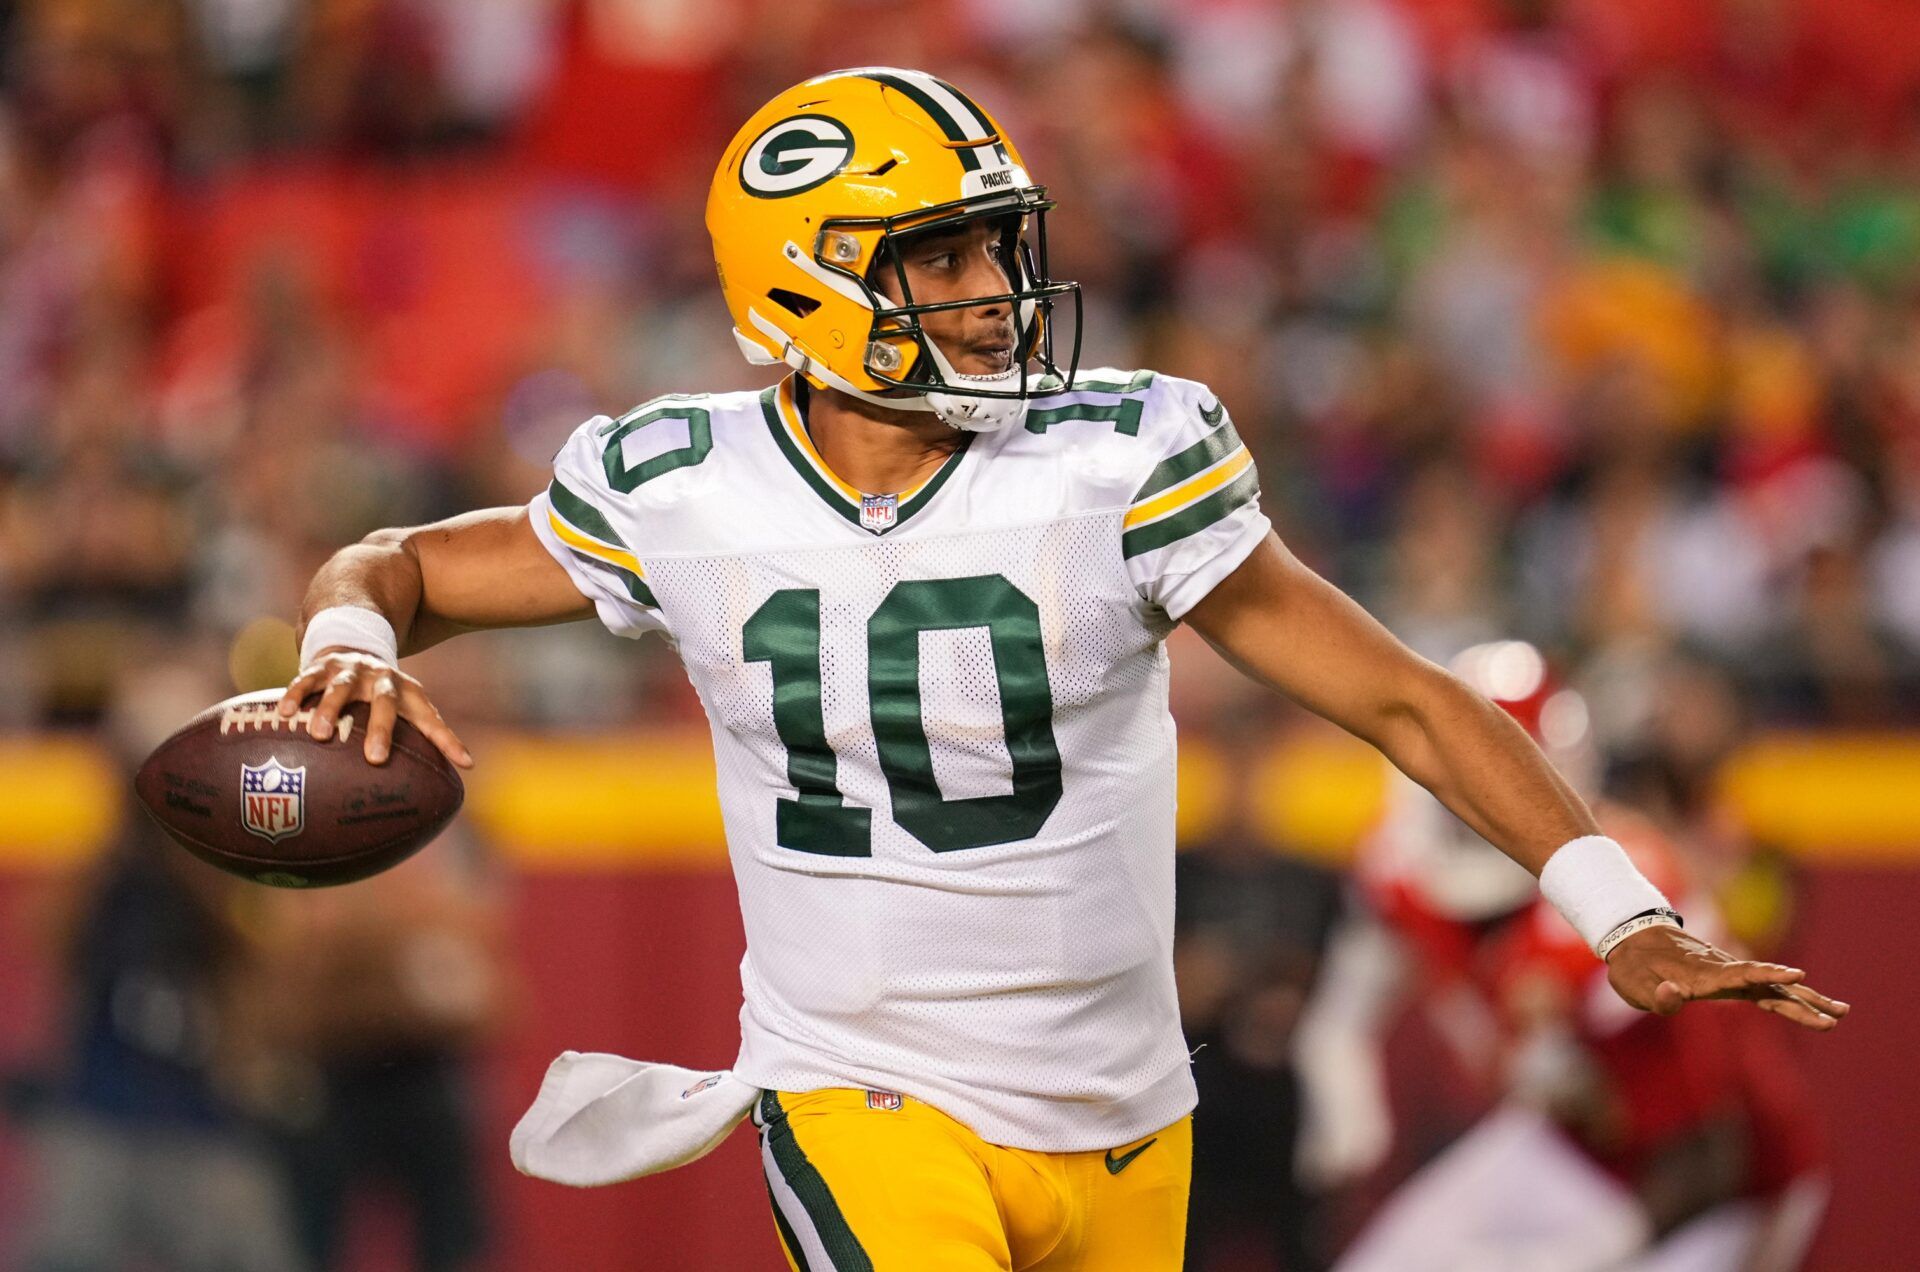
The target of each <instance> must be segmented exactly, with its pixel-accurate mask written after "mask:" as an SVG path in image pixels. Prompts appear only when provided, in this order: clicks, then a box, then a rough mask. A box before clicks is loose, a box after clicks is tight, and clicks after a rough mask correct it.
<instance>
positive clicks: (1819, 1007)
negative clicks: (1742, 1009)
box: [1772, 985, 1853, 1020]
mask: <svg viewBox="0 0 1920 1272" xmlns="http://www.w3.org/2000/svg"><path fill="white" fill-rule="evenodd" d="M1772 989H1773V993H1774V995H1775V996H1776V997H1779V998H1788V999H1792V1000H1793V1001H1794V1002H1799V1003H1805V1004H1806V1005H1807V1006H1809V1007H1812V1008H1813V1009H1815V1010H1816V1011H1820V1012H1823V1013H1825V1014H1826V1015H1829V1016H1832V1017H1833V1018H1834V1019H1835V1020H1838V1019H1840V1017H1842V1016H1844V1015H1846V1014H1847V1013H1848V1012H1850V1011H1852V1010H1853V1005H1852V1004H1851V1003H1845V1002H1842V1001H1840V1000H1839V999H1838V998H1828V997H1827V996H1826V995H1825V994H1823V993H1821V992H1820V991H1819V990H1817V989H1812V988H1810V987H1808V986H1806V985H1776V986H1773V987H1772Z"/></svg>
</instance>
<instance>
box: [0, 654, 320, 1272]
mask: <svg viewBox="0 0 1920 1272" xmlns="http://www.w3.org/2000/svg"><path fill="white" fill-rule="evenodd" d="M204 693H205V687H204V684H203V683H202V682H200V681H198V680H194V679H191V678H189V679H188V680H187V681H186V682H185V683H182V682H181V681H180V679H179V678H178V677H173V676H168V675H161V676H159V677H157V678H156V679H154V680H153V681H150V682H149V683H147V684H146V685H144V686H143V687H142V688H141V689H140V690H138V691H137V692H134V693H130V694H128V695H127V696H126V701H125V707H124V709H123V710H122V712H121V713H120V715H119V716H118V717H117V724H118V726H119V735H118V740H119V742H120V743H121V748H122V750H124V751H125V753H126V754H127V755H128V756H135V755H143V754H144V753H145V751H146V750H147V749H148V747H150V746H151V745H152V744H153V743H154V742H155V741H156V740H157V739H158V738H159V737H161V736H164V735H165V733H166V732H167V731H168V730H170V729H171V727H172V725H173V724H174V723H176V722H177V719H178V717H177V716H176V715H175V714H174V709H175V708H177V707H178V705H179V703H180V701H181V699H182V697H183V696H184V697H185V698H186V699H187V700H190V701H199V700H203V698H201V695H203V694H204ZM187 713H188V712H181V714H187ZM156 725H157V726H158V729H157V731H156ZM127 771H128V772H129V773H130V772H131V761H129V762H128V768H127ZM127 785H128V788H129V790H130V788H131V781H130V780H129V781H128V783H127ZM127 802H128V804H129V807H128V809H127V812H126V815H125V816H124V817H123V819H122V825H123V826H124V831H123V834H122V837H121V838H120V840H119V841H118V842H117V843H116V844H115V845H114V846H113V847H112V848H111V849H110V850H109V851H108V852H107V853H106V855H105V856H104V857H103V858H101V859H100V861H99V862H98V863H96V864H95V865H94V866H93V867H92V868H91V869H90V870H89V871H88V872H87V873H86V874H85V875H84V876H82V877H81V878H79V879H77V880H76V881H75V888H74V891H73V895H72V896H71V898H70V903H69V905H68V906H67V907H66V911H67V914H68V918H67V921H66V923H65V924H64V925H60V926H62V927H63V928H64V930H63V931H61V932H60V936H59V945H60V951H59V953H60V957H59V965H60V966H61V968H62V969H63V971H64V972H65V974H66V977H67V984H66V994H67V1003H68V1005H67V1031H66V1043H65V1051H66V1054H65V1055H64V1056H63V1057H61V1059H60V1062H59V1068H58V1070H57V1072H56V1073H55V1075H54V1076H53V1079H52V1083H51V1087H50V1091H49V1098H48V1099H47V1100H46V1101H45V1103H44V1105H43V1106H42V1107H39V1108H37V1109H35V1110H34V1111H33V1114H32V1124H31V1135H30V1143H31V1145H32V1151H33V1154H34V1159H35V1164H36V1168H37V1169H36V1174H37V1178H38V1189H37V1194H38V1195H37V1201H38V1206H37V1208H36V1210H35V1211H33V1212H31V1213H30V1215H29V1219H28V1223H27V1231H26V1233H25V1234H24V1237H23V1238H22V1242H21V1245H20V1248H19V1249H17V1250H14V1251H10V1252H6V1253H10V1254H11V1256H12V1257H13V1258H14V1259H15V1260H17V1261H16V1262H12V1263H10V1264H9V1266H14V1267H18V1268H20V1269H22V1272H91V1270H93V1269H106V1268H126V1267H140V1268H149V1267H150V1268H154V1269H158V1270H161V1272H243V1270H244V1272H299V1270H300V1269H304V1268H306V1267H307V1266H308V1265H307V1263H306V1261H305V1260H304V1259H302V1258H301V1257H300V1255H299V1254H298V1253H297V1247H296V1245H295V1242H294V1240H293V1230H292V1226H291V1222H290V1218H291V1217H290V1214H289V1211H288V1209H287V1205H286V1199H285V1197H284V1196H283V1194H282V1191H281V1189H280V1188H279V1187H278V1185H277V1178H278V1177H277V1174H276V1172H275V1170H274V1168H273V1157H272V1154H271V1152H270V1150H269V1143H268V1138H267V1134H266V1127H265V1124H264V1122H263V1121H262V1119H261V1118H259V1117H258V1116H257V1113H256V1111H255V1108H254V1106H253V1104H252V1102H251V1098H250V1090H249V1081H248V1074H249V1071H250V1069H251V1068H252V1065H253V1063H254V1061H255V1059H256V1057H257V1056H258V1054H259V1047H260V1042H261V1040H260V1038H259V1036H258V1035H257V1034H256V1033H254V1032H253V1030H252V1028H251V1025H250V1014H251V1013H250V1011H249V1008H248V995H249V994H250V993H251V992H252V991H253V989H254V986H255V982H254V980H253V977H254V975H255V974H256V972H257V970H258V966H259V964H258V959H257V954H256V951H255V948H254V945H253V943H252V941H251V939H250V937H249V935H248V932H247V929H246V927H245V925H244V923H243V922H242V919H241V912H242V908H243V906H244V903H245V901H246V899H247V898H246V897H245V895H244V893H245V892H246V891H248V888H247V885H245V884H243V883H241V882H240V881H239V880H237V879H231V878H229V877H228V876H226V875H223V874H220V873H219V872H217V871H215V870H213V869H212V868H211V867H208V866H205V865H203V864H201V863H200V862H198V861H196V860H194V859H193V858H192V857H190V856H188V855H187V854H186V853H185V852H183V851H181V850H180V849H179V848H177V847H176V846H174V845H173V844H172V843H171V842H170V841H168V840H167V839H166V837H165V836H164V835H162V834H161V833H160V831H159V829H158V828H157V827H156V826H154V825H153V823H152V822H151V821H149V820H148V819H147V817H146V816H145V815H144V814H143V813H141V812H139V811H138V810H136V809H134V808H132V807H131V800H128V801H127Z"/></svg>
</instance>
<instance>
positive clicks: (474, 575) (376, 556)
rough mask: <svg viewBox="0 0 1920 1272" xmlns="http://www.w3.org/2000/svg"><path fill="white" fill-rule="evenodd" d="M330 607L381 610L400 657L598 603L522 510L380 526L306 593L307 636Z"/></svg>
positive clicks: (574, 613)
mask: <svg viewBox="0 0 1920 1272" xmlns="http://www.w3.org/2000/svg"><path fill="white" fill-rule="evenodd" d="M333 606H355V607H358V608H361V609H370V610H374V611H376V612H378V613H379V614H381V615H382V616H384V617H385V618H386V620H387V621H388V622H389V623H391V624H392V625H393V631H394V635H395V636H396V637H397V638H398V644H399V650H400V652H401V653H402V654H411V653H418V652H419V651H420V650H422V649H426V648H428V647H429V646H431V645H436V644H438V643H439V642H441V641H443V640H445V639H447V638H448V637H449V636H454V635H458V634H459V633H461V632H469V631H480V630H483V629H486V628H493V627H531V626H537V625H539V624H542V623H559V622H566V621H569V620H571V619H576V618H584V617H585V616H587V615H588V614H590V613H591V612H592V606H591V605H589V603H588V602H587V599H586V597H584V596H582V595H581V594H580V590H579V588H577V587H575V586H574V584H573V582H572V581H571V580H570V579H569V578H568V577H567V572H566V571H565V570H564V569H563V568H562V567H561V566H560V564H559V563H558V562H556V561H555V560H554V559H553V557H552V556H551V555H550V554H549V553H548V552H547V550H546V548H545V547H543V546H542V545H541V543H540V540H539V539H538V537H537V536H536V535H535V534H534V531H533V528H532V526H531V524H530V523H529V522H528V519H527V510H526V509H525V508H483V509H480V510H478V511H475V512H466V513H461V514H460V515H459V516H457V517H449V518H447V519H446V520H445V521H436V522H434V523H433V524H432V525H425V526H414V527H411V528H408V529H404V530H379V531H375V532H374V533H373V534H370V535H368V536H367V537H366V538H365V539H363V540H361V541H360V542H359V543H357V544H355V545H353V546H352V547H350V548H343V549H342V550H340V551H339V552H337V553H335V554H334V556H333V559H332V560H330V561H328V562H327V563H326V565H324V566H322V567H321V569H320V572H319V573H318V574H317V575H315V576H314V580H313V583H312V584H311V585H310V586H309V587H308V589H307V599H306V602H305V604H304V605H302V606H301V636H302V639H303V640H304V639H305V635H306V625H307V623H309V622H310V621H312V618H313V616H314V615H315V614H317V613H319V612H320V611H321V610H323V609H328V608H330V607H333Z"/></svg>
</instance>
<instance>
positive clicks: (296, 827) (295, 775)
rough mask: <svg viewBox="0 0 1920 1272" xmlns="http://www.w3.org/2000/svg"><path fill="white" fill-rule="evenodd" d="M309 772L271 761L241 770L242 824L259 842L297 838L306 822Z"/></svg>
mask: <svg viewBox="0 0 1920 1272" xmlns="http://www.w3.org/2000/svg"><path fill="white" fill-rule="evenodd" d="M306 789H307V768H306V765H304V764H303V765H301V766H300V767H299V768H288V767H287V766H286V765H284V764H282V763H281V762H280V761H279V760H275V759H269V760H268V761H267V762H266V763H265V764H262V765H260V766H259V767H258V768H256V767H254V766H253V765H251V764H242V765H241V766H240V797H241V801H242V803H241V812H240V821H241V824H242V825H244V826H245V827H246V828H247V829H248V831H250V832H252V833H253V834H256V835H258V836H260V838H262V839H265V840H269V841H277V840H281V839H285V838H286V837H287V836H288V835H297V834H299V833H300V828H301V826H302V824H303V823H304V822H305V820H306V819H305V816H304V813H305V811H306V799H305V794H306Z"/></svg>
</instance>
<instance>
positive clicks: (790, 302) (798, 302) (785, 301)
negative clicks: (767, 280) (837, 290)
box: [767, 287, 820, 318]
mask: <svg viewBox="0 0 1920 1272" xmlns="http://www.w3.org/2000/svg"><path fill="white" fill-rule="evenodd" d="M767 299H768V300H770V301H772V302H773V303H774V304H776V305H778V306H780V307H781V308H782V309H784V310H786V311H787V312H788V313H790V314H792V315H793V316H794V317H795V318H805V317H806V316H807V315H808V314H810V313H812V312H813V311H814V310H816V309H818V308H820V302H819V301H817V300H815V299H814V298H813V297H811V296H802V295H801V294H800V293H799V292H791V291H788V290H787V289H786V288H784V287H776V288H774V289H773V290H772V291H770V292H768V293H767Z"/></svg>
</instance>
